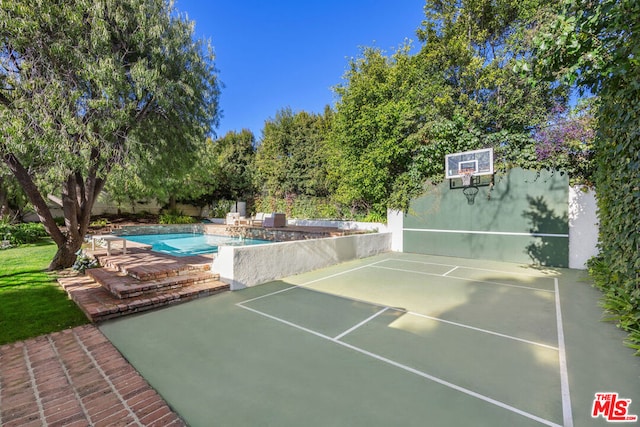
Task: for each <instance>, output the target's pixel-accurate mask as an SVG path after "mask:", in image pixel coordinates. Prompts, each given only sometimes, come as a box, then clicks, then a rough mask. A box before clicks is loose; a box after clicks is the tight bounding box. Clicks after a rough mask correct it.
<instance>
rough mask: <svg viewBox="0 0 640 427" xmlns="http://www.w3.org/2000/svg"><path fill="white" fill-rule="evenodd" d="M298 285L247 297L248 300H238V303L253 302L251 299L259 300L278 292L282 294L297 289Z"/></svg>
mask: <svg viewBox="0 0 640 427" xmlns="http://www.w3.org/2000/svg"><path fill="white" fill-rule="evenodd" d="M297 287H298V286H297V285H294V286H289V287H288V288H284V289H280V290H279V291H275V292H269V293H268V294H264V295H260V296H259V297H255V298H251V299H247V300H244V301H241V302H238V303H236V305H242V304H245V303H248V302H251V301H256V300H259V299H262V298H266V297H270V296H272V295H277V294H280V293H282V292H287V291H290V290H291V289H296V288H297Z"/></svg>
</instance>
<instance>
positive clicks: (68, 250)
mask: <svg viewBox="0 0 640 427" xmlns="http://www.w3.org/2000/svg"><path fill="white" fill-rule="evenodd" d="M81 246H82V241H79V242H72V241H68V242H66V243H65V244H64V245H62V246H58V251H57V252H56V254H55V255H54V256H53V259H52V260H51V263H50V264H49V267H48V268H47V270H49V271H53V270H60V269H62V268H69V267H71V266H72V265H73V263H74V262H76V252H77V251H78V250H79V249H80V247H81Z"/></svg>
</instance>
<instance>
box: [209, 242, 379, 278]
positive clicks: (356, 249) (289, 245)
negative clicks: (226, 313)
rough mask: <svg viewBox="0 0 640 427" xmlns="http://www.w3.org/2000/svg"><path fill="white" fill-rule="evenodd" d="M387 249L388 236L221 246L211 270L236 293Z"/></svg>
mask: <svg viewBox="0 0 640 427" xmlns="http://www.w3.org/2000/svg"><path fill="white" fill-rule="evenodd" d="M390 250H391V233H371V234H358V235H352V236H344V237H330V238H325V239H314V240H299V241H294V242H281V243H273V244H269V245H256V246H222V247H220V248H219V250H218V254H217V255H216V257H215V259H214V261H213V271H215V272H216V273H219V274H220V279H221V280H222V281H223V282H225V283H228V284H229V285H231V289H232V290H237V289H243V288H246V287H249V286H255V285H259V284H262V283H266V282H269V281H271V280H276V279H280V278H282V277H287V276H291V275H294V274H299V273H304V272H307V271H312V270H316V269H318V268H323V267H327V266H330V265H333V264H338V263H341V262H345V261H350V260H353V259H358V258H366V257H368V256H373V255H376V254H379V253H382V252H388V251H390Z"/></svg>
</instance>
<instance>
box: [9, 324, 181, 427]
mask: <svg viewBox="0 0 640 427" xmlns="http://www.w3.org/2000/svg"><path fill="white" fill-rule="evenodd" d="M0 425H2V426H3V427H11V426H20V427H28V426H96V427H98V426H184V425H185V423H184V422H183V421H182V420H181V419H180V418H179V417H178V415H176V414H175V413H174V412H172V411H171V409H170V408H169V406H168V405H167V404H166V402H165V401H164V400H163V399H162V398H161V397H160V395H158V394H157V393H156V392H155V390H153V389H152V388H151V386H149V384H148V383H147V382H146V381H145V380H144V378H142V377H141V376H140V375H139V374H138V373H137V372H136V371H135V369H134V368H133V367H132V366H131V365H129V364H128V363H127V361H126V360H125V359H124V358H123V357H122V355H121V354H120V353H119V352H118V350H116V349H115V347H113V346H112V345H111V343H110V342H109V341H108V340H107V339H106V338H105V337H104V335H102V333H101V332H100V331H99V330H98V329H97V328H96V327H95V326H93V325H86V326H80V327H77V328H74V329H68V330H65V331H62V332H56V333H54V334H50V335H45V336H41V337H38V338H34V339H30V340H27V341H21V342H17V343H12V344H7V345H4V346H1V347H0Z"/></svg>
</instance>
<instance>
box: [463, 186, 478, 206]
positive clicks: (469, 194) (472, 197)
mask: <svg viewBox="0 0 640 427" xmlns="http://www.w3.org/2000/svg"><path fill="white" fill-rule="evenodd" d="M462 193H463V194H464V195H465V197H466V198H467V203H468V204H470V205H473V204H474V203H475V201H476V194H478V187H475V186H468V187H464V188H463V189H462Z"/></svg>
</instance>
